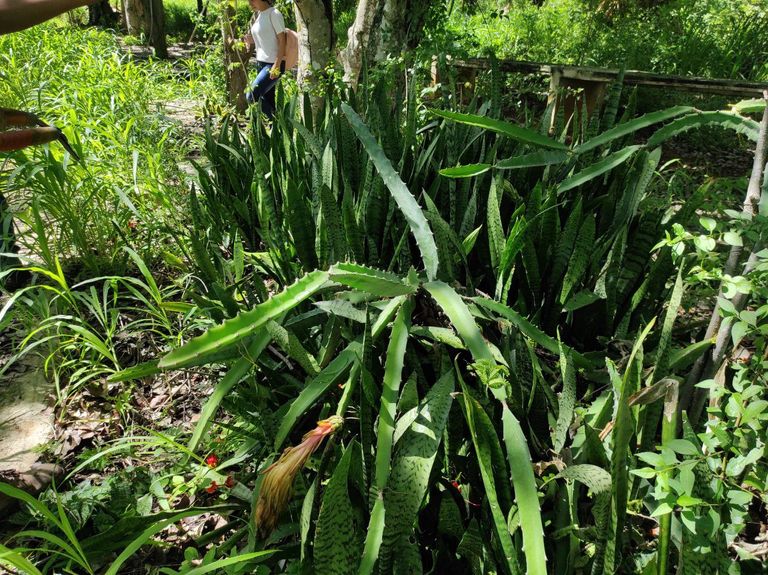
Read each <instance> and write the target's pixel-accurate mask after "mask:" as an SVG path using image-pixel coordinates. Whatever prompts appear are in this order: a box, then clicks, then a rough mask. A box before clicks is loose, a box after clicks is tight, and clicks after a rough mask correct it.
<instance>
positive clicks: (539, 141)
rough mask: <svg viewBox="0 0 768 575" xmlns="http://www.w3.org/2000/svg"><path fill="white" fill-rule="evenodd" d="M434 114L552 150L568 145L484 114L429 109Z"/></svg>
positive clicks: (565, 148) (566, 147) (563, 148)
mask: <svg viewBox="0 0 768 575" xmlns="http://www.w3.org/2000/svg"><path fill="white" fill-rule="evenodd" d="M430 112H431V113H432V114H434V115H435V116H439V117H441V118H445V119H447V120H453V121H454V122H459V123H460V124H466V125H468V126H477V127H478V128H485V129H486V130H490V131H492V132H496V133H497V134H503V135H504V136H508V137H510V138H512V139H513V140H516V141H518V142H522V143H524V144H531V145H533V146H538V147H540V148H550V149H553V150H567V149H568V146H566V145H565V144H562V143H560V142H558V141H557V140H552V139H551V138H547V137H546V136H542V135H541V134H539V133H538V132H536V131H534V130H530V129H528V128H522V127H520V126H516V125H515V124H510V123H509V122H503V121H501V120H494V119H493V118H488V117H486V116H476V115H474V114H461V113H459V112H449V111H446V110H430Z"/></svg>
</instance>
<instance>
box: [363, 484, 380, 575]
mask: <svg viewBox="0 0 768 575" xmlns="http://www.w3.org/2000/svg"><path fill="white" fill-rule="evenodd" d="M384 515H385V507H384V494H383V493H379V495H378V497H377V498H376V503H374V505H373V511H371V519H370V521H369V522H368V532H367V533H366V535H365V546H364V548H363V556H362V557H361V559H360V569H359V570H358V573H359V575H371V573H373V568H374V567H375V565H376V560H377V559H378V557H379V549H381V541H382V538H383V537H384Z"/></svg>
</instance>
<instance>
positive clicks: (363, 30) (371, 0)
mask: <svg viewBox="0 0 768 575" xmlns="http://www.w3.org/2000/svg"><path fill="white" fill-rule="evenodd" d="M384 4H385V2H384V0H360V2H359V3H358V5H357V13H356V15H355V21H354V22H353V23H352V26H350V27H349V31H348V32H347V36H348V38H349V40H348V42H347V47H346V48H344V50H343V51H342V52H341V61H342V63H343V64H344V81H345V82H347V83H348V84H350V85H351V86H353V87H356V86H357V80H358V78H359V77H360V69H361V68H362V66H363V60H364V58H365V57H366V56H369V55H372V54H375V52H374V51H372V50H371V40H372V34H371V31H372V30H373V28H374V24H375V23H376V21H377V20H379V19H380V17H381V9H382V8H383V7H384Z"/></svg>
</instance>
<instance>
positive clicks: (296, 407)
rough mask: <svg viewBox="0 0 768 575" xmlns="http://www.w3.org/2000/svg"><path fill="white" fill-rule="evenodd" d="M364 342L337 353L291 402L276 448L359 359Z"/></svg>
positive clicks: (355, 343)
mask: <svg viewBox="0 0 768 575" xmlns="http://www.w3.org/2000/svg"><path fill="white" fill-rule="evenodd" d="M361 353H362V344H361V343H359V342H356V341H353V342H352V343H350V344H349V345H348V346H347V347H346V348H345V349H344V351H342V352H341V353H340V354H339V355H337V356H336V357H335V358H334V359H333V361H332V362H331V363H329V364H328V365H327V366H326V367H325V368H324V369H323V370H322V371H321V372H320V373H318V374H317V375H316V376H315V377H314V378H313V379H312V381H310V382H309V384H307V386H306V387H305V388H304V389H302V390H301V393H299V395H298V397H297V398H296V399H295V400H294V401H293V403H291V406H290V407H289V408H288V412H287V413H286V414H285V416H284V417H283V421H282V423H281V424H280V428H279V429H278V430H277V435H276V436H275V449H276V450H279V449H280V447H282V445H283V442H284V441H285V438H286V437H288V434H289V433H290V432H291V430H292V429H293V427H294V426H295V425H296V422H297V421H298V420H299V418H300V417H301V416H302V415H304V413H306V411H307V410H308V409H309V408H310V407H312V406H313V405H314V404H315V402H316V401H317V400H318V399H319V398H320V397H321V396H322V395H323V394H324V393H325V392H327V391H328V390H329V389H330V388H331V387H332V386H333V385H334V384H336V383H338V382H339V381H340V380H341V378H343V377H344V376H345V375H346V374H347V372H348V371H349V369H350V368H351V367H352V365H353V364H354V363H355V362H356V361H359V358H360V354H361Z"/></svg>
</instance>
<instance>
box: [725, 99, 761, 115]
mask: <svg viewBox="0 0 768 575" xmlns="http://www.w3.org/2000/svg"><path fill="white" fill-rule="evenodd" d="M765 105H766V101H765V98H754V99H751V100H742V101H741V102H737V103H735V104H734V105H733V106H731V108H732V109H733V111H734V112H738V113H739V114H755V113H757V112H762V111H763V110H765Z"/></svg>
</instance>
